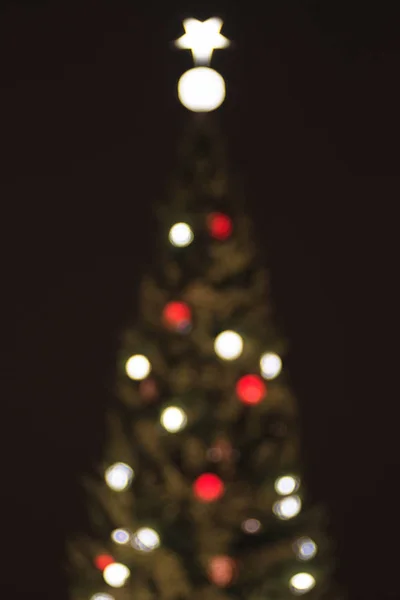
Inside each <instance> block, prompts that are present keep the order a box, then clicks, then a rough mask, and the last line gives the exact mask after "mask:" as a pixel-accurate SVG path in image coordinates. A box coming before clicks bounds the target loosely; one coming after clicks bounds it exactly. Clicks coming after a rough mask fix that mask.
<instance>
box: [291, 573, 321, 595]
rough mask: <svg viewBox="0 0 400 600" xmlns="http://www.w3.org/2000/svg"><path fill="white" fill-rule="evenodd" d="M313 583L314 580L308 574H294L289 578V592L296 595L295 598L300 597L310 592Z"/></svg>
mask: <svg viewBox="0 0 400 600" xmlns="http://www.w3.org/2000/svg"><path fill="white" fill-rule="evenodd" d="M315 583H316V582H315V579H314V577H313V576H312V575H311V574H310V573H296V575H293V577H292V578H291V580H290V582H289V585H290V588H291V591H292V592H293V593H294V594H296V596H300V595H302V594H306V593H307V592H309V591H310V590H312V588H313V587H314V586H315Z"/></svg>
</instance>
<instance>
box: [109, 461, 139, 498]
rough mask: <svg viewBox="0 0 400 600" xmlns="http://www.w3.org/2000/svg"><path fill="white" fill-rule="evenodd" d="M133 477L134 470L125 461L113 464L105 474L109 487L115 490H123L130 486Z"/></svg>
mask: <svg viewBox="0 0 400 600" xmlns="http://www.w3.org/2000/svg"><path fill="white" fill-rule="evenodd" d="M133 477H134V472H133V470H132V469H131V467H130V466H129V465H126V464H125V463H115V464H114V465H111V467H108V469H107V470H106V472H105V475H104V478H105V480H106V483H107V485H108V487H109V488H111V489H112V490H114V492H123V491H124V490H126V489H127V488H128V487H129V486H130V484H131V482H132V479H133Z"/></svg>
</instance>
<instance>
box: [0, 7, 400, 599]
mask: <svg viewBox="0 0 400 600" xmlns="http://www.w3.org/2000/svg"><path fill="white" fill-rule="evenodd" d="M136 4H137V3H135V2H128V1H127V0H115V1H114V2H107V1H106V0H99V1H96V2H95V1H94V0H81V1H80V2H77V1H69V2H66V1H64V0H60V1H58V2H53V3H50V2H49V3H46V2H38V3H34V2H33V0H32V3H31V4H29V3H28V2H14V3H11V2H9V3H8V4H7V5H6V6H3V8H2V9H1V12H0V64H1V69H0V82H1V91H0V119H1V134H0V150H1V157H0V165H1V166H0V171H1V177H0V198H1V204H2V236H1V238H2V243H3V251H2V258H3V264H4V266H3V268H2V284H3V285H2V288H3V291H2V296H3V300H10V303H9V307H8V308H5V309H4V311H3V316H4V317H5V321H6V325H11V328H12V341H11V342H10V343H9V344H7V343H6V350H7V354H10V351H11V350H12V351H13V353H12V361H11V368H10V369H7V368H6V369H5V391H4V393H3V394H2V407H3V412H2V419H1V421H2V426H3V433H2V435H1V441H2V442H3V443H4V449H3V453H2V467H1V473H2V483H1V489H2V491H1V494H2V500H3V502H2V505H3V506H4V508H3V511H2V526H1V530H2V544H3V552H2V555H4V556H5V563H4V562H3V564H2V567H4V568H3V569H1V570H2V571H3V575H2V577H1V579H0V590H1V592H2V593H1V596H2V598H4V599H6V598H7V599H8V598H21V599H28V598H35V599H36V598H41V599H42V600H45V599H49V600H54V599H55V598H57V600H64V599H67V592H66V581H65V579H63V576H62V570H61V563H62V560H63V544H64V539H65V536H66V535H67V533H68V532H69V531H71V530H72V529H74V528H79V527H80V526H82V527H83V526H84V524H85V520H84V510H83V497H82V496H81V495H80V492H79V487H78V477H79V475H80V474H81V473H83V472H84V471H85V470H86V469H89V468H90V465H91V464H92V461H93V460H95V459H96V458H99V457H100V456H101V449H102V444H103V417H104V408H105V406H106V404H107V400H108V398H109V394H110V392H109V390H110V387H111V384H112V378H113V368H114V360H115V352H116V349H117V333H118V331H119V330H120V329H121V328H122V327H123V325H124V322H125V321H126V319H127V316H128V314H130V312H131V311H134V310H135V307H136V299H135V296H136V288H137V283H138V282H139V280H140V278H141V276H142V274H143V273H144V272H145V271H146V269H149V268H150V267H151V263H152V248H153V246H154V244H155V240H156V238H155V235H153V231H152V229H151V223H152V220H151V211H152V206H153V203H155V202H158V201H159V199H160V196H161V194H162V193H163V189H164V185H165V183H166V179H167V176H168V175H169V173H170V171H171V168H172V167H173V166H174V157H175V156H176V148H177V143H178V140H179V136H180V135H181V133H182V131H183V129H184V126H185V122H186V120H187V119H188V118H189V117H190V115H189V114H188V113H187V112H186V111H185V109H183V107H181V106H180V104H179V103H178V102H177V99H176V97H175V89H176V81H177V80H178V78H179V76H180V75H181V74H182V73H183V72H184V70H186V69H187V68H190V66H191V64H192V62H191V56H190V53H189V52H185V51H180V52H178V51H175V50H173V49H172V48H171V45H170V42H171V41H172V40H173V39H175V38H177V37H178V36H179V35H181V33H182V29H181V20H182V18H184V17H187V16H194V17H197V18H207V17H209V16H215V15H218V16H221V17H222V18H223V19H224V22H225V24H224V29H223V33H224V34H225V35H226V36H227V37H228V38H230V39H231V40H234V42H235V43H234V45H232V47H231V48H230V49H229V50H224V51H217V52H215V54H214V58H213V66H214V67H215V68H216V69H218V70H219V71H220V72H221V73H222V74H223V75H224V77H225V79H226V82H227V89H228V96H227V101H226V103H225V105H224V107H223V108H222V109H221V110H220V117H221V128H222V130H223V133H224V135H225V137H226V145H227V147H228V148H229V152H230V160H231V165H232V168H233V169H235V170H236V171H238V172H239V173H240V174H241V176H242V178H243V182H244V187H245V190H246V194H247V198H248V209H249V211H250V212H251V214H252V215H253V217H254V219H255V222H256V227H257V231H258V235H259V238H260V241H261V248H260V250H261V252H262V253H263V256H265V260H266V261H267V262H268V263H269V265H270V268H271V277H272V289H273V296H274V299H275V303H276V305H277V309H278V317H279V320H280V322H281V323H282V325H283V327H284V329H285V332H286V334H287V336H288V337H289V338H290V340H291V343H292V349H291V354H290V356H289V368H290V370H291V374H292V379H293V385H294V387H295V390H296V392H297V395H298V398H299V403H300V411H301V417H302V426H303V437H304V458H305V463H306V475H307V479H308V483H309V485H310V487H311V490H312V493H313V495H314V497H315V498H316V499H317V500H321V501H323V502H325V503H327V504H328V506H329V509H330V511H331V515H332V519H331V520H332V522H331V530H332V533H333V534H334V536H335V537H336V539H337V544H338V550H337V554H338V579H340V581H342V582H343V583H344V584H345V585H346V586H347V588H348V590H349V597H350V598H351V599H353V598H354V599H356V598H360V599H363V600H372V599H374V600H377V599H382V600H384V599H386V598H387V599H389V598H393V599H394V598H398V597H399V595H400V592H399V584H398V581H397V577H398V539H399V516H398V509H397V514H396V510H395V506H396V505H398V501H397V500H396V498H395V497H390V494H389V496H388V495H387V494H386V493H384V491H385V490H386V489H389V490H390V489H391V488H390V487H389V488H388V486H390V484H391V482H392V474H393V473H395V472H396V470H397V472H398V469H399V466H400V456H399V455H400V453H399V452H398V445H397V437H398V436H397V437H396V432H397V422H398V419H397V415H396V414H395V409H394V407H393V403H394V397H393V395H386V394H385V395H384V394H382V395H380V390H379V387H377V389H376V393H375V391H374V393H375V396H374V399H373V400H370V399H369V398H368V399H366V397H365V396H364V395H363V393H362V392H361V383H360V387H359V386H358V384H357V383H356V384H355V386H351V385H350V383H349V380H350V377H349V378H348V375H347V372H348V371H349V372H350V371H352V370H353V367H354V364H355V362H356V361H357V359H358V358H359V357H360V353H361V350H362V348H361V346H362V345H363V344H364V342H361V340H360V339H358V341H356V342H354V341H350V340H353V338H354V337H357V336H355V334H354V327H355V321H356V320H357V317H358V318H359V313H360V311H361V310H362V308H363V306H362V304H361V303H360V301H355V300H354V298H353V295H352V290H353V289H355V288H357V286H358V287H359V290H358V291H359V292H360V290H361V293H360V294H359V296H360V297H364V298H365V297H368V296H370V295H371V293H372V291H373V290H374V288H376V286H377V285H378V283H377V271H378V270H379V261H378V260H377V259H376V260H374V259H373V256H372V257H371V254H373V252H372V253H371V247H370V246H371V245H372V247H373V248H376V247H377V246H379V235H382V232H380V230H379V224H378V222H379V217H380V216H381V212H382V210H383V207H384V205H385V201H386V204H387V203H388V200H392V199H393V202H394V200H395V199H396V200H397V202H398V197H399V194H398V192H399V179H398V175H399V168H398V164H399V152H398V145H399V144H398V139H399V133H400V128H399V105H400V91H399V90H400V87H399V83H398V80H399V66H400V51H399V36H398V23H399V15H398V14H395V13H394V10H392V12H390V11H389V10H388V9H387V8H388V6H389V4H387V3H385V2H382V3H375V7H373V6H371V7H369V6H368V5H367V6H365V4H359V6H358V7H357V6H355V5H354V4H351V3H349V2H344V1H338V0H336V1H333V0H326V1H325V2H317V1H316V0H312V1H311V0H309V1H304V2H288V1H282V2H278V1H276V0H272V1H271V2H266V3H263V4H264V8H262V7H259V6H258V5H257V4H258V3H242V4H241V6H240V5H239V4H235V3H234V2H230V3H229V4H228V3H226V4H225V5H224V3H221V2H218V1H216V2H215V3H211V2H208V3H204V2H198V3H197V5H196V3H194V2H189V1H188V2H186V3H184V2H181V3H177V2H168V3H165V4H166V5H168V7H164V8H159V7H158V6H157V4H158V3H153V2H147V3H143V7H138V6H136ZM260 4H261V3H260ZM199 7H200V8H201V10H200V11H199ZM227 7H228V8H227ZM388 220H390V219H388ZM367 256H368V259H367V258H366V257H367ZM395 273H397V271H395ZM379 319H380V316H379V313H378V311H374V309H373V308H371V310H370V311H369V310H368V311H366V315H365V327H364V334H365V336H366V338H368V339H371V338H372V335H373V330H374V329H376V328H377V327H379V324H378V322H379ZM365 329H367V331H365ZM5 330H6V328H4V330H3V331H5ZM366 343H367V344H368V342H366ZM370 360H372V359H371V356H370ZM364 367H365V365H364ZM370 368H371V366H370V365H367V371H368V370H370ZM345 370H346V378H345V375H344V373H345ZM368 377H369V374H368V373H364V374H363V375H362V376H361V379H366V378H368ZM378 406H379V410H378ZM396 519H397V521H396ZM3 561H4V558H3Z"/></svg>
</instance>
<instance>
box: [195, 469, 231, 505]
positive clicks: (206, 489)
mask: <svg viewBox="0 0 400 600" xmlns="http://www.w3.org/2000/svg"><path fill="white" fill-rule="evenodd" d="M193 492H194V495H195V496H196V498H197V499H198V500H200V501H201V502H215V501H216V500H219V498H221V497H222V496H223V495H224V492H225V486H224V483H223V481H222V479H220V478H219V477H218V475H214V474H213V473H204V474H203V475H200V477H198V478H197V479H196V481H195V482H194V484H193Z"/></svg>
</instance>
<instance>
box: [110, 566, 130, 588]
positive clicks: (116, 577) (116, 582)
mask: <svg viewBox="0 0 400 600" xmlns="http://www.w3.org/2000/svg"><path fill="white" fill-rule="evenodd" d="M130 574H131V572H130V570H129V569H128V567H127V566H126V565H122V564H121V563H112V564H111V565H108V567H106V568H105V569H104V571H103V577H104V581H105V582H106V583H108V585H110V586H111V587H114V588H120V587H122V586H124V585H125V583H126V582H127V580H128V579H129V577H130Z"/></svg>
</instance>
